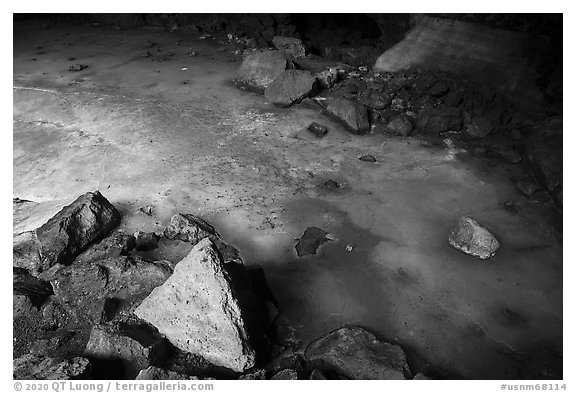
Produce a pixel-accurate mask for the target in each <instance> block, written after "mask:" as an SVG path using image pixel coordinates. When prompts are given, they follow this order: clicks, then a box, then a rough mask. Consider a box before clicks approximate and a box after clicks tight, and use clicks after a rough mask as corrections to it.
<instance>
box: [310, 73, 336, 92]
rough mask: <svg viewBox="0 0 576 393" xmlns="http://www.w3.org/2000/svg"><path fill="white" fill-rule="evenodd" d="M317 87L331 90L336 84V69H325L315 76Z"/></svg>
mask: <svg viewBox="0 0 576 393" xmlns="http://www.w3.org/2000/svg"><path fill="white" fill-rule="evenodd" d="M315 77H316V81H317V82H318V85H319V86H320V87H322V88H324V89H331V88H332V87H333V86H334V85H335V84H336V82H338V69H336V68H327V69H325V70H323V71H321V72H319V73H317V74H316V75H315Z"/></svg>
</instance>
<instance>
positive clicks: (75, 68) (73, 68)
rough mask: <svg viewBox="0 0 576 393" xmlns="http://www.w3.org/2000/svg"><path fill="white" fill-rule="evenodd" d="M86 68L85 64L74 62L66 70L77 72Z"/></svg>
mask: <svg viewBox="0 0 576 393" xmlns="http://www.w3.org/2000/svg"><path fill="white" fill-rule="evenodd" d="M86 68H88V66H87V65H86V64H74V65H71V66H70V67H68V71H72V72H77V71H82V70H84V69H86Z"/></svg>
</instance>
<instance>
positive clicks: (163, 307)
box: [134, 239, 255, 372]
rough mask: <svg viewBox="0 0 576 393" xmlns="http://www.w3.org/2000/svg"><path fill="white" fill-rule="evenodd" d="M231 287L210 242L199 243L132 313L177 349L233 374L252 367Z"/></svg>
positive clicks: (241, 319) (216, 252) (248, 348)
mask: <svg viewBox="0 0 576 393" xmlns="http://www.w3.org/2000/svg"><path fill="white" fill-rule="evenodd" d="M233 286H234V284H233V283H232V282H231V281H230V278H229V275H228V273H227V272H226V271H225V270H224V266H223V261H222V260H221V257H220V255H219V253H218V250H217V249H216V247H215V246H214V244H213V243H212V241H211V240H209V239H204V240H202V241H200V242H199V243H198V244H196V246H194V248H193V249H192V251H190V254H188V256H187V257H186V258H184V259H182V260H181V261H180V262H179V263H178V264H177V265H176V267H175V269H174V274H173V275H172V276H171V277H170V278H169V279H168V280H167V281H166V282H165V283H164V284H163V285H162V286H160V287H158V288H156V289H155V290H154V291H152V293H151V294H150V295H149V296H148V297H147V298H146V299H144V301H143V302H142V303H141V304H140V306H139V307H138V308H137V309H136V310H135V311H134V313H135V314H136V315H137V316H138V317H140V318H142V319H144V320H146V321H147V322H149V323H150V324H152V325H154V326H155V327H156V328H157V329H158V330H159V331H160V332H161V333H162V334H164V335H165V336H166V338H167V339H168V340H170V342H171V343H172V344H173V345H174V346H175V347H176V348H178V349H180V350H182V351H185V352H189V353H191V354H196V355H199V356H202V357H203V358H204V359H206V360H207V361H209V362H210V363H212V364H214V365H216V366H220V367H224V368H227V369H230V370H233V371H236V372H242V371H244V370H246V369H248V368H250V367H252V366H254V360H255V353H254V350H253V349H252V346H251V344H250V342H249V340H248V335H247V331H246V328H245V322H244V320H243V317H242V313H241V311H240V306H239V301H238V299H237V298H236V297H235V295H234V293H233V292H232V287H233Z"/></svg>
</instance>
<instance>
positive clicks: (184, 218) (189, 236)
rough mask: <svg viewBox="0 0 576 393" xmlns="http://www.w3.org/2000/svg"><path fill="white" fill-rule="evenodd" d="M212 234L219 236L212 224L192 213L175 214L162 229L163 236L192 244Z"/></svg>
mask: <svg viewBox="0 0 576 393" xmlns="http://www.w3.org/2000/svg"><path fill="white" fill-rule="evenodd" d="M213 236H214V237H220V236H219V235H218V233H217V232H216V230H215V229H214V227H213V226H212V225H210V224H208V223H207V222H206V221H204V220H203V219H201V218H200V217H198V216H195V215H193V214H176V215H174V216H172V218H171V219H170V225H168V226H167V227H166V229H164V237H166V238H168V239H178V240H182V241H185V242H190V243H192V244H196V243H198V242H199V241H200V240H202V239H204V238H207V237H213Z"/></svg>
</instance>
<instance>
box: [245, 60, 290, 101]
mask: <svg viewBox="0 0 576 393" xmlns="http://www.w3.org/2000/svg"><path fill="white" fill-rule="evenodd" d="M288 64H289V63H288V60H287V59H286V55H285V54H284V53H283V52H281V51H278V50H259V51H254V52H251V53H249V54H247V55H246V56H245V57H244V60H243V61H242V65H241V66H240V68H239V69H238V72H237V74H236V78H235V79H234V83H235V84H236V86H238V87H245V88H248V89H250V90H254V91H256V92H259V93H261V94H263V93H264V89H266V87H268V85H269V84H270V83H272V81H273V80H274V79H276V78H277V77H278V76H279V75H280V74H282V72H284V70H285V69H286V68H288Z"/></svg>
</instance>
